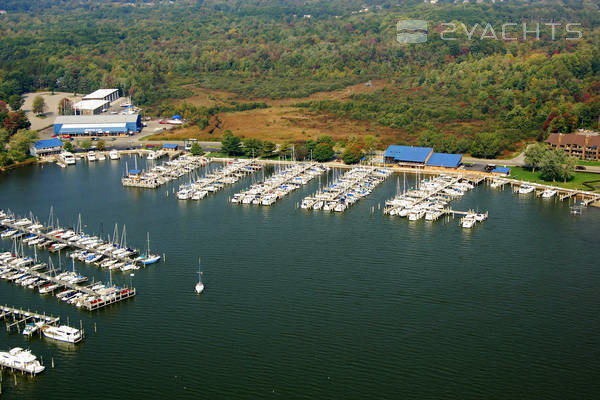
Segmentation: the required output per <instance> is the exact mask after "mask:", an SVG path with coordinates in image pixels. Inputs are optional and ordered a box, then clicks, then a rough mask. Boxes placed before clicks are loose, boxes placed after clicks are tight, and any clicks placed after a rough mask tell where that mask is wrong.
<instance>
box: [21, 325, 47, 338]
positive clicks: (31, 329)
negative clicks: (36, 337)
mask: <svg viewBox="0 0 600 400" xmlns="http://www.w3.org/2000/svg"><path fill="white" fill-rule="evenodd" d="M44 325H45V324H44V323H43V322H30V323H28V324H27V325H25V328H23V332H22V334H23V335H24V336H31V335H33V334H34V333H36V332H37V331H38V329H40V328H41V327H42V326H44Z"/></svg>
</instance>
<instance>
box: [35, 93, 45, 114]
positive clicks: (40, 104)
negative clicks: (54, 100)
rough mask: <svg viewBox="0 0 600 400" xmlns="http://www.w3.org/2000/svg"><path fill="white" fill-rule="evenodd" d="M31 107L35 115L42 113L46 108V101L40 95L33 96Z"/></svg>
mask: <svg viewBox="0 0 600 400" xmlns="http://www.w3.org/2000/svg"><path fill="white" fill-rule="evenodd" d="M32 109H33V112H34V113H35V115H42V114H43V113H44V111H45V110H46V102H45V101H44V98H43V97H42V96H35V98H34V99H33V105H32Z"/></svg>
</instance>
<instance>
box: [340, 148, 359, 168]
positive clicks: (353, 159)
mask: <svg viewBox="0 0 600 400" xmlns="http://www.w3.org/2000/svg"><path fill="white" fill-rule="evenodd" d="M362 158H363V151H362V149H361V148H360V146H359V145H357V144H348V145H347V146H346V149H345V150H344V152H343V153H342V160H344V163H345V164H358V163H359V162H360V160H361V159H362Z"/></svg>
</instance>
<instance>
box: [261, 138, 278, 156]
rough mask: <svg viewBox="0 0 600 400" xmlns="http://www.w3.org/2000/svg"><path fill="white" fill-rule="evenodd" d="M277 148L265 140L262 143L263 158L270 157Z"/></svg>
mask: <svg viewBox="0 0 600 400" xmlns="http://www.w3.org/2000/svg"><path fill="white" fill-rule="evenodd" d="M276 148H277V146H276V145H275V143H273V142H270V141H268V140H265V141H264V142H263V148H262V153H263V156H264V157H272V156H273V155H274V154H275V149H276Z"/></svg>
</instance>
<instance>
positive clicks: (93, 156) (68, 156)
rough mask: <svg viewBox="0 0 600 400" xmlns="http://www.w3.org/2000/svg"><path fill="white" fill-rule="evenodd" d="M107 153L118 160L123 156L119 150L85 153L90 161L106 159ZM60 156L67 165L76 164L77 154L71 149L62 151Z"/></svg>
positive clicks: (109, 156)
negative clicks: (70, 150)
mask: <svg viewBox="0 0 600 400" xmlns="http://www.w3.org/2000/svg"><path fill="white" fill-rule="evenodd" d="M107 155H108V158H109V159H111V160H118V159H119V158H121V156H120V155H119V152H118V151H117V150H111V151H109V152H108V153H106V152H103V151H88V152H87V153H86V154H85V159H87V160H88V161H104V160H106V158H107ZM58 158H59V160H60V161H62V163H63V164H65V165H75V164H76V159H75V155H74V154H73V153H71V152H69V151H63V152H62V153H60V155H59V156H58Z"/></svg>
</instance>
